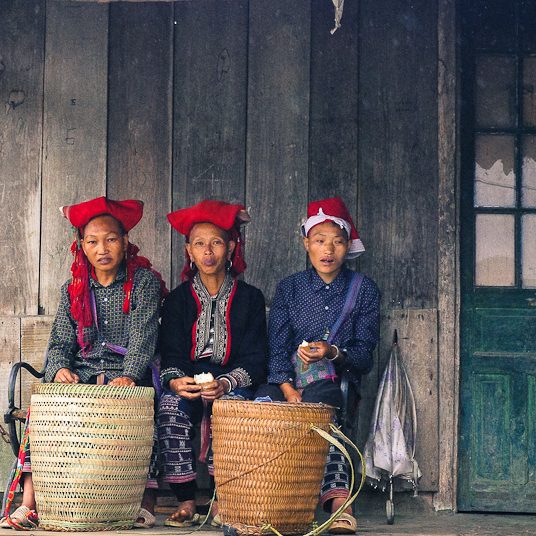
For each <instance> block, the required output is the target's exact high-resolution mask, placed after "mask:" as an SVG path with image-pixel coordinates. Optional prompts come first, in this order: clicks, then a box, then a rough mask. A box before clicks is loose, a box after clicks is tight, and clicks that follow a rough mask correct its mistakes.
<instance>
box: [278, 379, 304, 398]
mask: <svg viewBox="0 0 536 536" xmlns="http://www.w3.org/2000/svg"><path fill="white" fill-rule="evenodd" d="M279 388H280V389H281V391H282V392H283V396H284V397H285V400H286V401H287V402H301V394H300V392H299V391H297V390H296V389H295V388H294V386H293V385H292V384H290V383H282V384H281V385H280V386H279Z"/></svg>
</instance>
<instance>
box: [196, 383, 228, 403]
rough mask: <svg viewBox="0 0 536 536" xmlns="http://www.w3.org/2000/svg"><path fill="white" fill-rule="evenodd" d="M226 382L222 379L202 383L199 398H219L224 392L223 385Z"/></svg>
mask: <svg viewBox="0 0 536 536" xmlns="http://www.w3.org/2000/svg"><path fill="white" fill-rule="evenodd" d="M226 386H227V384H226V383H225V382H223V381H222V380H214V381H213V382H207V383H202V384H201V385H200V387H201V398H202V399H203V400H208V401H211V400H216V399H218V398H221V397H222V396H223V395H224V394H225V387H226Z"/></svg>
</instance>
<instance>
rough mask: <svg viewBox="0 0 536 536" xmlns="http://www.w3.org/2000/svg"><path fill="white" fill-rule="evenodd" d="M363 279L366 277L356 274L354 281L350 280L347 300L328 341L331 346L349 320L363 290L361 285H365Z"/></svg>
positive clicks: (353, 276)
mask: <svg viewBox="0 0 536 536" xmlns="http://www.w3.org/2000/svg"><path fill="white" fill-rule="evenodd" d="M363 278H364V275H363V274H362V273H359V272H354V273H353V274H352V279H351V280H350V284H349V285H348V291H347V292H346V300H345V302H344V306H343V308H342V311H341V314H340V316H339V318H337V321H336V322H335V324H333V327H332V328H331V332H330V334H329V337H328V340H327V342H328V343H329V344H331V343H332V341H333V340H334V339H335V337H336V336H337V333H338V331H339V329H340V328H341V326H342V325H343V324H344V323H345V322H346V320H348V317H349V316H350V314H351V313H352V311H353V309H354V307H355V304H356V301H357V295H358V294H359V290H360V288H361V283H363Z"/></svg>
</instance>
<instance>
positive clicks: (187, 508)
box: [164, 500, 199, 526]
mask: <svg viewBox="0 0 536 536" xmlns="http://www.w3.org/2000/svg"><path fill="white" fill-rule="evenodd" d="M198 518H199V515H198V514H196V512H195V501H194V500H191V501H183V502H180V503H179V505H178V507H177V510H176V511H175V512H173V513H172V514H171V515H170V516H169V517H168V518H167V519H166V521H165V522H164V524H165V525H168V526H181V525H185V526H186V525H191V524H193V523H195V522H196V521H197V519H198Z"/></svg>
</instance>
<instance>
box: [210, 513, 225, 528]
mask: <svg viewBox="0 0 536 536" xmlns="http://www.w3.org/2000/svg"><path fill="white" fill-rule="evenodd" d="M210 526H211V527H223V521H222V520H221V517H220V514H216V515H215V516H214V517H213V518H212V519H211V520H210Z"/></svg>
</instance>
